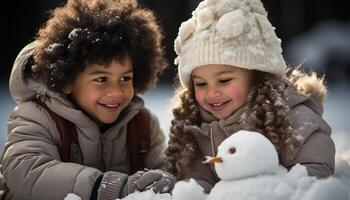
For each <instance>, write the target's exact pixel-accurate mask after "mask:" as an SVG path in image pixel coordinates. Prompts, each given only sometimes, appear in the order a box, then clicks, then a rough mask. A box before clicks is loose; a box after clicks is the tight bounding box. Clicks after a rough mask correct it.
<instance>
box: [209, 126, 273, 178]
mask: <svg viewBox="0 0 350 200" xmlns="http://www.w3.org/2000/svg"><path fill="white" fill-rule="evenodd" d="M217 157H219V158H221V159H222V162H220V163H215V170H216V172H217V174H218V176H219V177H220V178H221V180H225V181H226V180H233V179H241V178H245V177H252V176H256V175H261V174H274V173H275V172H276V170H277V168H278V155H277V151H276V149H275V147H274V146H273V144H272V143H271V142H270V141H269V140H268V139H267V138H266V137H265V136H263V135H262V134H260V133H257V132H252V131H244V130H243V131H238V132H237V133H234V134H232V135H231V136H230V137H228V138H227V139H226V140H224V141H223V142H222V143H221V144H220V145H219V147H218V155H217ZM257 163H259V166H258V167H257V165H256V164H257Z"/></svg>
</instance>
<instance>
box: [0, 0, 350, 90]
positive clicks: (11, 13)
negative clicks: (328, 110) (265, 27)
mask: <svg viewBox="0 0 350 200" xmlns="http://www.w3.org/2000/svg"><path fill="white" fill-rule="evenodd" d="M262 1H263V3H264V5H265V7H266V9H267V11H268V13H269V19H270V21H271V23H272V24H273V25H274V26H275V27H276V33H277V35H278V36H279V37H280V38H281V39H282V45H283V48H285V47H286V45H287V44H289V43H290V42H291V41H293V39H295V38H298V36H300V35H303V34H305V33H308V32H310V31H312V30H313V29H314V28H315V27H317V26H318V25H319V24H320V23H323V22H329V21H331V22H336V23H337V24H340V27H344V28H346V27H347V29H349V30H350V28H348V27H350V26H349V25H350V23H349V18H350V17H349V14H348V13H349V10H348V7H347V6H346V1H345V0H343V1H339V0H318V1H316V0H262ZM65 2H66V1H62V0H61V1H59V0H30V1H19V0H14V1H11V3H9V5H8V6H6V7H5V6H1V7H2V9H1V12H0V13H1V26H2V28H1V32H2V34H1V36H0V37H1V43H0V44H1V48H0V59H1V60H0V70H1V71H0V76H1V77H0V78H1V82H0V83H1V86H2V87H8V85H7V82H8V79H9V74H10V72H11V67H12V64H13V62H14V60H15V57H16V55H17V54H18V52H19V51H20V49H21V48H22V47H23V46H24V45H25V44H27V43H28V42H30V41H32V40H33V39H34V37H35V34H36V32H37V31H38V29H39V28H40V26H41V25H42V24H43V23H44V22H45V21H46V20H47V18H48V16H49V14H48V11H49V10H50V9H53V8H55V7H56V6H58V5H61V4H64V3H65ZM199 2H200V1H199V0H141V1H140V3H141V4H142V5H144V6H146V7H149V8H151V9H153V10H154V11H155V13H156V14H157V16H158V17H159V19H160V21H161V24H162V25H163V27H164V32H165V40H164V44H165V46H166V55H167V58H168V60H169V63H170V66H169V67H168V69H167V70H166V71H165V72H164V73H163V75H162V77H161V79H160V82H161V83H165V82H171V80H173V77H174V76H175V73H176V72H175V67H174V65H173V60H174V58H175V54H174V51H173V41H174V39H175V37H176V35H177V32H178V27H179V25H180V24H181V22H182V21H184V20H186V19H188V18H189V17H190V16H191V12H192V10H193V9H194V8H195V7H196V6H197V5H198V3H199ZM343 24H344V26H343ZM326 27H327V25H326ZM349 33H350V31H349ZM349 35H350V34H349ZM310 37H311V38H313V36H310ZM330 37H332V36H330ZM333 37H338V36H333ZM349 37H350V36H346V37H345V39H348V40H350V39H349ZM327 39H332V38H327V37H325V38H324V40H321V43H323V42H327ZM333 39H334V38H333ZM308 41H311V39H309V40H308ZM330 41H331V40H330ZM330 43H331V42H330ZM316 44H319V42H316ZM345 47H347V46H346V45H345ZM349 48H350V45H349ZM299 49H300V48H299ZM314 50H315V51H317V50H318V49H314ZM294 51H298V50H294ZM332 52H333V53H334V51H332ZM287 53H288V51H287ZM290 54H292V53H290ZM339 54H344V55H343V57H340V58H339V57H337V56H335V58H334V56H330V57H331V58H328V57H327V61H326V64H327V67H325V66H321V67H317V66H313V67H315V69H316V70H318V71H321V72H323V73H326V74H327V76H328V79H329V82H330V83H331V84H332V83H333V82H336V81H338V79H339V78H337V77H338V76H341V77H343V78H345V79H348V78H349V77H350V76H349V74H350V70H349V68H350V65H349V63H350V61H349V60H350V59H346V57H348V58H350V55H349V53H347V52H345V53H344V52H340V53H337V55H339ZM284 55H285V57H286V58H288V59H286V61H287V63H297V62H300V60H301V58H296V57H293V56H289V55H286V52H284ZM327 55H328V54H327ZM344 57H345V59H343V58H344ZM293 59H294V60H293ZM342 59H343V60H342ZM328 65H331V66H332V67H328ZM334 67H336V68H337V70H333V68H334ZM333 71H337V73H333Z"/></svg>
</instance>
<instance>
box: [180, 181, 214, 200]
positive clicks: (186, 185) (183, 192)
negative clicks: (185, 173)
mask: <svg viewBox="0 0 350 200" xmlns="http://www.w3.org/2000/svg"><path fill="white" fill-rule="evenodd" d="M207 196H208V195H207V194H205V193H204V189H203V188H202V187H201V186H200V185H199V184H198V183H197V181H195V180H194V179H190V180H189V181H188V182H187V181H179V182H177V183H176V184H175V187H174V190H173V199H174V200H203V199H206V198H207Z"/></svg>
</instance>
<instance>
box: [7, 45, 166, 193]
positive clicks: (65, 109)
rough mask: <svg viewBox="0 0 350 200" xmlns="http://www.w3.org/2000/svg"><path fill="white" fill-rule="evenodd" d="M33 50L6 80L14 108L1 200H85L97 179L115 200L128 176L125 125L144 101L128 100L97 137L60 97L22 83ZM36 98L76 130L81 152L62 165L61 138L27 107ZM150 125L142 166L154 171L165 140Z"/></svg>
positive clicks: (39, 112) (46, 118)
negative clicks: (70, 197)
mask: <svg viewBox="0 0 350 200" xmlns="http://www.w3.org/2000/svg"><path fill="white" fill-rule="evenodd" d="M34 46H35V43H31V44H29V45H27V46H26V47H25V48H24V49H23V50H22V51H21V52H20V54H19V56H18V57H17V58H16V61H15V64H14V67H13V69H12V73H11V77H10V92H11V95H12V97H13V99H14V100H15V101H16V102H17V103H18V106H17V107H16V108H15V109H14V111H13V112H12V114H11V116H10V118H9V121H8V138H7V142H6V144H5V149H4V151H3V155H2V159H1V163H2V168H1V172H2V174H3V176H4V182H5V184H6V186H7V187H8V189H9V191H8V193H7V194H6V197H5V199H18V200H25V199H35V200H40V199H50V200H55V199H57V200H62V199H64V198H65V197H66V195H67V194H69V193H74V194H77V195H78V196H80V197H81V198H82V199H83V200H87V199H90V195H91V191H92V188H93V186H94V184H95V181H96V179H97V178H98V177H100V176H101V175H103V179H104V180H110V182H109V185H108V186H106V188H105V189H106V190H110V191H109V192H110V193H111V194H113V195H116V196H115V198H117V197H118V195H119V192H120V190H121V188H122V186H123V185H124V184H125V182H126V180H127V178H128V174H129V173H130V171H131V169H130V164H129V154H128V150H127V137H126V136H127V127H126V125H127V123H128V122H129V121H130V120H131V119H132V118H133V117H134V116H135V115H136V114H137V113H138V112H139V109H140V108H142V107H143V100H142V99H141V98H139V97H135V98H133V100H132V101H131V103H130V105H129V106H127V108H125V109H124V110H123V112H122V113H121V115H120V117H119V118H118V120H117V122H116V123H115V124H114V125H113V126H112V127H110V128H109V129H108V130H107V131H105V132H104V133H101V132H100V129H99V127H98V125H97V124H96V123H94V122H93V121H92V120H91V119H90V118H89V117H88V116H86V115H85V114H84V113H83V112H82V111H81V110H78V109H76V108H75V107H74V106H73V105H72V103H71V102H70V101H69V100H68V99H67V98H66V97H65V96H63V95H61V94H58V93H55V92H52V91H50V90H48V89H47V88H46V87H45V86H43V85H41V84H39V83H37V82H34V81H33V80H30V79H26V77H24V68H25V66H26V64H27V62H28V60H29V58H30V57H31V55H32V51H33V48H34ZM37 94H40V95H41V96H47V97H49V98H47V100H46V101H45V103H46V105H47V106H48V107H49V108H50V109H51V110H52V111H54V112H55V113H57V114H58V115H60V116H62V117H63V118H65V119H67V120H69V121H71V122H73V123H74V124H75V126H76V127H77V133H78V139H79V144H80V148H73V149H72V152H73V154H72V162H69V163H67V162H61V160H60V155H59V152H58V150H59V145H60V143H61V141H60V135H59V133H58V131H57V129H56V126H55V122H54V121H53V119H52V118H51V117H50V115H49V113H48V112H47V110H45V109H42V108H41V107H40V106H38V105H37V104H36V103H34V102H33V101H32V99H33V98H35V96H36V95H37ZM150 121H151V124H150V127H151V143H150V149H149V152H148V154H147V155H146V157H145V159H144V164H145V166H146V167H147V168H158V167H160V165H161V164H162V162H163V160H164V154H163V151H164V149H165V147H166V144H165V136H164V134H163V133H162V131H161V129H160V127H159V122H158V120H157V119H156V117H155V116H154V115H152V116H151V120H150ZM107 192H108V191H107Z"/></svg>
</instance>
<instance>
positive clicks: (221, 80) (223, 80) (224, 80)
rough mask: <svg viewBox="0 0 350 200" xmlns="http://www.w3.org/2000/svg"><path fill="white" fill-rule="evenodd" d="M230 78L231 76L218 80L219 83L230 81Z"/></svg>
mask: <svg viewBox="0 0 350 200" xmlns="http://www.w3.org/2000/svg"><path fill="white" fill-rule="evenodd" d="M231 80H233V78H225V79H220V80H219V83H228V82H230V81H231Z"/></svg>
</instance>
